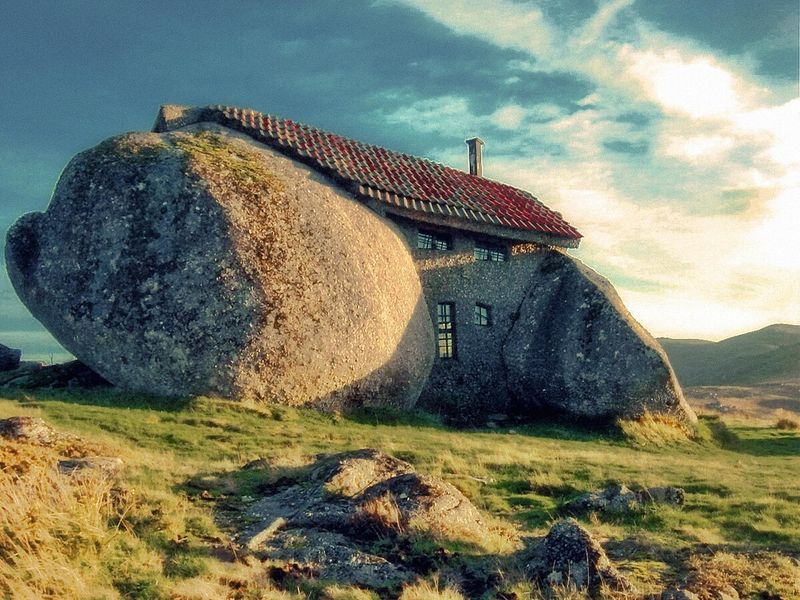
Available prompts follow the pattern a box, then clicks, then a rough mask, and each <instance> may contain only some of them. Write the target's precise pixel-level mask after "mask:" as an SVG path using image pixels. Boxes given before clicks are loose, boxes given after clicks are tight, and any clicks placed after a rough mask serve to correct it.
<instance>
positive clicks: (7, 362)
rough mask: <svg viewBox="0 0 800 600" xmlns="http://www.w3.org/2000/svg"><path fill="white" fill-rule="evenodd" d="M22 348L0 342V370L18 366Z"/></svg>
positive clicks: (10, 369) (11, 369) (8, 369)
mask: <svg viewBox="0 0 800 600" xmlns="http://www.w3.org/2000/svg"><path fill="white" fill-rule="evenodd" d="M21 356H22V350H16V349H14V348H9V347H8V346H4V345H3V344H0V371H13V370H14V369H16V368H17V367H19V359H20V357H21Z"/></svg>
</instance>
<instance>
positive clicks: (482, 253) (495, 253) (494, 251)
mask: <svg viewBox="0 0 800 600" xmlns="http://www.w3.org/2000/svg"><path fill="white" fill-rule="evenodd" d="M475 260H488V261H491V262H505V260H506V251H505V248H503V247H502V246H492V245H491V244H486V243H484V242H477V243H476V244H475Z"/></svg>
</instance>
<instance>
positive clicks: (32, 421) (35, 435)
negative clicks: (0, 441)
mask: <svg viewBox="0 0 800 600" xmlns="http://www.w3.org/2000/svg"><path fill="white" fill-rule="evenodd" d="M0 437H4V438H6V439H10V440H23V441H26V442H32V443H35V444H40V445H42V446H49V445H50V444H53V443H55V442H57V441H58V440H60V439H61V438H62V437H63V436H62V435H61V434H60V433H58V432H57V431H56V430H55V429H53V428H52V427H50V425H48V424H47V423H45V422H44V421H43V420H42V419H40V418H38V417H11V418H8V419H3V420H0Z"/></svg>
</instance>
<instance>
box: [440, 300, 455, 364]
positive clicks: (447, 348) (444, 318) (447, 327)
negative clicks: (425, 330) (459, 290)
mask: <svg viewBox="0 0 800 600" xmlns="http://www.w3.org/2000/svg"><path fill="white" fill-rule="evenodd" d="M455 312H456V307H455V304H453V303H452V302H440V303H439V304H438V305H437V306H436V321H437V324H438V340H437V342H438V345H439V358H453V357H455V355H456V338H455V335H456V324H455Z"/></svg>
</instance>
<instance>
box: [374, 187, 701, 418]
mask: <svg viewBox="0 0 800 600" xmlns="http://www.w3.org/2000/svg"><path fill="white" fill-rule="evenodd" d="M371 207H372V208H373V210H375V211H377V212H379V213H381V214H382V215H383V216H384V217H386V218H387V219H389V220H391V221H393V222H395V223H396V224H397V226H398V228H399V229H400V231H401V232H402V234H403V236H404V237H405V240H406V242H407V244H408V247H409V250H410V252H411V254H412V256H413V258H414V261H415V263H416V265H417V271H418V272H419V276H420V281H421V283H422V289H423V291H424V295H425V298H426V300H427V304H428V311H429V314H430V318H431V322H432V323H433V327H434V330H435V331H434V334H436V333H437V331H436V329H437V328H438V323H437V321H438V316H439V315H438V310H439V309H438V306H439V304H440V303H447V304H450V305H451V310H452V313H453V314H452V318H453V325H454V329H453V336H454V355H453V357H451V358H442V357H441V356H437V358H436V359H435V361H434V364H433V368H432V370H431V374H430V376H429V378H428V381H427V383H426V385H425V387H424V388H423V390H422V393H421V396H420V400H419V404H420V406H422V407H423V408H425V409H427V410H430V411H433V412H438V413H441V414H442V415H444V416H445V417H446V418H447V419H448V420H450V421H454V422H457V423H478V422H484V421H486V420H487V418H490V417H491V416H492V415H497V416H498V417H500V418H503V417H512V418H524V419H531V418H533V419H535V418H536V417H537V416H544V415H548V414H549V415H553V414H555V415H570V416H573V417H577V418H580V419H586V420H593V421H598V420H600V421H604V420H612V419H615V418H619V417H623V418H637V417H640V416H642V415H643V414H644V413H645V412H654V413H662V414H663V413H666V414H671V415H673V416H674V417H676V418H678V419H679V420H689V421H692V420H694V418H695V416H694V413H693V412H692V410H691V408H690V407H689V406H688V404H687V403H686V402H685V400H684V398H683V394H682V392H681V389H680V386H679V385H678V382H677V380H676V378H675V375H674V373H673V371H672V368H671V367H670V365H669V361H668V359H667V357H666V355H665V353H664V352H663V350H662V349H661V348H660V346H659V345H658V343H657V342H656V340H655V339H653V337H652V336H651V335H650V334H649V333H648V332H647V331H646V330H644V328H642V327H641V325H639V324H638V323H637V322H636V321H635V320H634V319H633V317H632V316H631V315H630V314H629V313H628V311H627V309H626V308H625V306H624V305H623V304H622V301H621V300H620V299H619V296H618V295H617V294H616V291H615V290H614V289H613V287H612V286H611V284H610V283H609V282H608V281H607V280H605V279H604V278H602V277H601V276H599V275H598V274H597V273H595V272H594V271H592V270H591V269H589V268H588V267H586V266H585V265H583V264H581V263H580V262H578V261H576V260H575V259H572V258H571V257H569V256H568V255H567V254H566V253H564V252H563V251H561V250H558V249H555V248H553V247H549V246H544V245H540V244H535V243H530V242H525V243H522V242H516V243H515V242H514V241H513V240H509V239H504V238H501V237H496V236H492V235H487V234H481V233H480V232H479V231H478V230H477V228H473V230H471V231H464V230H463V229H454V228H452V227H444V226H442V225H438V224H436V223H435V222H433V221H434V220H433V219H432V218H428V219H427V222H426V221H421V220H419V219H414V218H409V217H408V216H407V215H402V216H401V215H398V214H396V213H394V212H393V211H391V210H387V209H385V208H383V207H382V206H380V205H377V204H375V203H372V204H371ZM420 231H422V232H425V233H430V234H433V235H434V236H439V238H440V239H441V240H445V241H446V242H447V243H448V244H449V246H450V247H449V248H447V249H438V250H437V249H420V248H418V247H417V246H418V244H417V242H418V234H419V232H420ZM476 245H478V246H484V247H486V246H488V247H494V248H496V249H499V250H500V251H502V252H503V254H504V257H505V260H503V261H499V262H498V261H490V260H477V259H476V257H475V248H476ZM478 305H481V306H483V307H486V308H487V309H488V311H489V324H488V325H481V324H478V323H477V322H476V317H475V309H476V306H478Z"/></svg>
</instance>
